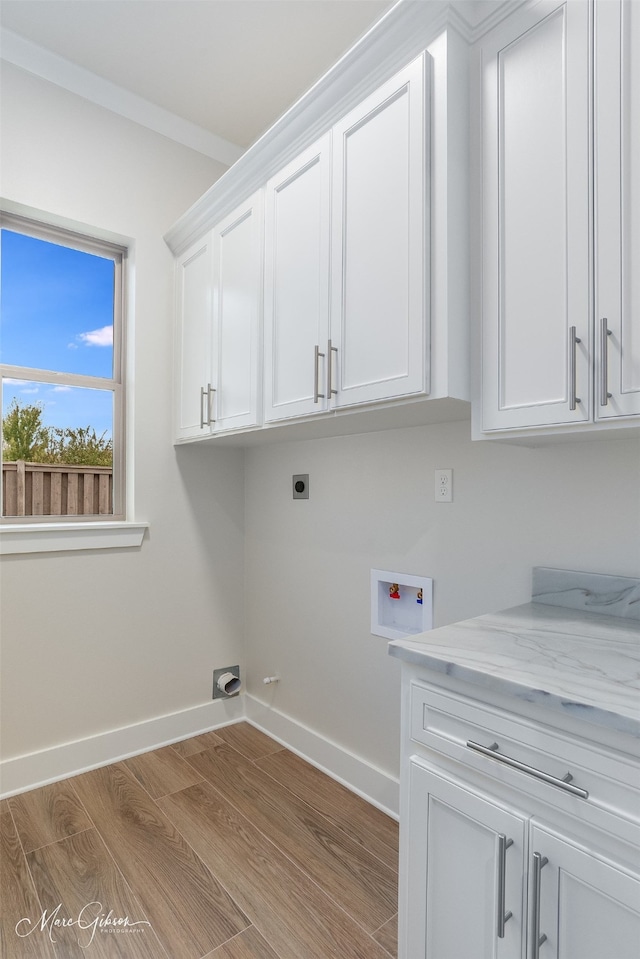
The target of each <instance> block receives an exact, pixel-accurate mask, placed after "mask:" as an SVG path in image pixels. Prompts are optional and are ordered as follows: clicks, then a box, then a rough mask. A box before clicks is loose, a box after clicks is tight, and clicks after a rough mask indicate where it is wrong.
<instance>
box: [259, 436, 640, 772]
mask: <svg viewBox="0 0 640 959" xmlns="http://www.w3.org/2000/svg"><path fill="white" fill-rule="evenodd" d="M246 455H247V460H246V472H245V489H246V596H247V611H246V615H247V660H248V663H249V672H248V685H249V691H250V693H252V695H254V696H256V697H258V698H260V699H261V700H263V701H264V702H268V703H269V705H270V706H271V707H272V708H273V709H275V710H278V711H281V712H283V713H284V714H285V715H288V716H290V717H292V718H293V719H295V720H296V722H298V723H301V724H303V725H304V726H307V727H309V728H310V729H312V730H314V731H315V732H317V733H319V734H321V735H323V736H325V737H327V738H329V739H330V740H332V741H333V742H335V743H337V744H338V745H340V746H342V747H343V748H345V749H346V750H348V751H350V752H352V753H355V754H356V755H357V756H359V757H361V758H362V759H364V760H366V761H367V762H369V763H370V764H372V765H373V766H374V767H378V768H379V769H382V770H383V771H385V772H387V773H388V774H390V775H392V776H395V775H397V774H398V744H399V735H400V727H399V708H400V690H399V663H398V661H397V660H392V659H390V658H389V657H388V656H387V653H386V640H384V639H382V638H380V637H377V636H372V635H371V633H370V606H369V595H370V590H369V571H370V569H371V568H372V567H374V568H381V569H388V570H397V571H399V572H405V573H415V574H418V575H423V576H430V577H432V578H433V579H434V625H436V626H441V625H444V624H446V623H450V622H454V621H456V620H460V619H465V618H467V617H470V616H475V615H479V614H481V613H485V612H489V611H491V610H496V609H502V608H506V607H508V606H512V605H516V604H518V603H522V602H527V601H528V600H529V599H530V579H531V567H532V566H536V565H542V566H558V567H565V568H570V569H582V570H591V571H599V572H610V573H618V574H621V575H630V576H639V575H640V443H639V442H638V441H637V440H624V441H623V440H616V441H601V440H598V441H593V442H574V443H562V444H561V445H557V446H552V447H547V448H539V449H528V448H522V447H516V446H506V445H500V444H497V443H486V442H474V443H472V442H471V441H470V439H469V425H468V424H467V423H451V424H443V425H439V426H431V427H419V428H414V429H406V430H397V431H390V432H385V433H377V434H374V433H369V434H366V435H361V436H354V437H348V436H347V437H339V438H334V439H325V440H314V441H313V442H301V443H290V444H287V443H282V444H279V445H274V446H262V447H257V448H254V449H251V450H248V451H247V454H246ZM445 467H451V468H453V470H454V502H453V503H451V504H442V503H440V504H437V503H436V502H435V501H434V470H435V469H436V468H445ZM294 473H309V474H310V497H309V500H296V501H293V500H292V498H291V476H292V475H293V474H294ZM276 672H277V673H279V675H280V677H281V680H280V682H279V684H278V685H277V686H270V687H268V688H265V687H264V686H262V682H261V680H262V677H263V676H265V675H272V674H273V673H276ZM264 716H265V717H266V719H265V722H267V721H268V713H265V714H264Z"/></svg>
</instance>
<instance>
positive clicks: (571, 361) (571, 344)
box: [569, 326, 582, 410]
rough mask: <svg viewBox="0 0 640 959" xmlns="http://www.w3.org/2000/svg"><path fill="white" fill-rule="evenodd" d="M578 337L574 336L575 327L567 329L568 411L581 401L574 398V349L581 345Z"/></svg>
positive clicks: (576, 397) (577, 397)
mask: <svg viewBox="0 0 640 959" xmlns="http://www.w3.org/2000/svg"><path fill="white" fill-rule="evenodd" d="M581 342H582V341H581V339H580V337H579V336H576V328H575V326H570V327H569V409H570V410H575V408H576V406H577V405H578V403H581V402H582V400H581V399H580V397H579V396H576V388H577V387H576V347H577V345H578V343H581Z"/></svg>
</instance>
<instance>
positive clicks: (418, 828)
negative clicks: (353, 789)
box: [401, 762, 526, 959]
mask: <svg viewBox="0 0 640 959" xmlns="http://www.w3.org/2000/svg"><path fill="white" fill-rule="evenodd" d="M410 779H411V784H410V790H411V792H410V796H411V799H410V818H409V824H408V830H409V833H410V835H411V846H410V852H409V857H410V858H409V863H408V878H407V883H406V896H407V903H406V907H407V913H406V914H407V917H408V918H407V922H406V924H405V941H404V943H403V944H402V945H403V947H404V948H402V950H401V955H402V956H403V957H404V959H418V957H420V959H423V957H428V959H490V957H495V959H509V957H510V959H515V957H520V956H522V955H523V941H524V929H525V925H526V923H525V921H524V916H525V914H526V913H525V910H526V885H525V881H524V875H525V830H526V819H525V817H524V816H522V815H519V814H517V813H515V812H512V811H510V810H507V809H505V808H503V807H502V806H500V805H498V804H497V803H496V802H495V801H492V800H491V799H490V798H488V797H487V796H484V795H482V794H481V793H479V792H477V791H476V790H474V789H473V788H471V787H465V786H463V785H462V784H461V783H460V782H457V781H455V780H453V779H450V778H448V777H445V776H443V775H438V774H436V773H435V772H434V771H432V769H430V768H429V767H427V766H426V765H423V764H421V763H417V762H412V763H411V771H410ZM401 931H402V929H401Z"/></svg>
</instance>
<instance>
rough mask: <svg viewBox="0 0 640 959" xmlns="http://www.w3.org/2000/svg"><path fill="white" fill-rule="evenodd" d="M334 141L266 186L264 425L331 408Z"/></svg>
mask: <svg viewBox="0 0 640 959" xmlns="http://www.w3.org/2000/svg"><path fill="white" fill-rule="evenodd" d="M330 145H331V137H330V135H327V136H325V137H323V138H322V140H320V141H319V142H318V143H317V144H315V145H314V146H313V147H311V148H310V149H309V150H306V151H305V152H304V153H303V154H302V156H300V157H298V158H297V159H296V160H295V161H294V162H293V163H290V164H289V165H288V166H287V167H286V168H285V169H284V170H282V171H281V172H280V173H279V174H278V175H277V176H275V177H273V178H272V179H271V180H270V181H269V182H268V183H267V190H266V212H265V316H264V337H265V339H264V342H265V420H267V421H269V420H277V419H282V418H284V417H289V416H300V415H302V414H305V413H313V412H314V411H317V410H323V409H326V406H327V400H326V394H327V390H326V380H327V341H328V338H329V175H330V166H329V164H330V154H329V150H330Z"/></svg>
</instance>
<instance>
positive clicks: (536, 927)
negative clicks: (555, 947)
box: [531, 852, 549, 959]
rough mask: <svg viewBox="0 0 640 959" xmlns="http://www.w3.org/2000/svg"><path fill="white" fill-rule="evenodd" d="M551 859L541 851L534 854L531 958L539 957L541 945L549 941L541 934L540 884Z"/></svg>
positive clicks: (536, 958) (537, 958)
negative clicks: (543, 872) (542, 854)
mask: <svg viewBox="0 0 640 959" xmlns="http://www.w3.org/2000/svg"><path fill="white" fill-rule="evenodd" d="M548 862H549V860H548V859H547V857H546V856H541V855H540V853H539V852H534V854H533V935H532V937H531V938H532V942H531V959H539V957H540V946H541V945H542V943H543V942H546V941H547V937H546V935H545V933H542V935H540V885H541V878H542V870H543V869H544V867H545V866H546V865H547V863H548Z"/></svg>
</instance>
